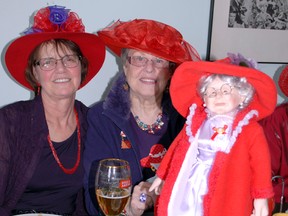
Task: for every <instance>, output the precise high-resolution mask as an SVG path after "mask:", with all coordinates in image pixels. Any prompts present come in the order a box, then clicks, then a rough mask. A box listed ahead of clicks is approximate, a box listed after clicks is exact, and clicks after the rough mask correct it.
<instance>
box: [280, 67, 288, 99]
mask: <svg viewBox="0 0 288 216" xmlns="http://www.w3.org/2000/svg"><path fill="white" fill-rule="evenodd" d="M278 85H279V88H280V89H281V91H282V92H283V94H284V95H285V96H286V97H288V66H285V68H284V69H283V70H282V72H281V74H280V76H279V79H278Z"/></svg>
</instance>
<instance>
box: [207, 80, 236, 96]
mask: <svg viewBox="0 0 288 216" xmlns="http://www.w3.org/2000/svg"><path fill="white" fill-rule="evenodd" d="M233 88H234V87H233V86H231V85H230V84H228V83H225V84H223V85H222V86H221V87H220V89H215V88H212V87H208V88H207V89H206V91H205V93H204V95H205V96H206V97H208V98H214V97H216V96H217V94H218V93H217V92H218V91H219V92H221V94H222V95H230V94H231V92H232V89H233Z"/></svg>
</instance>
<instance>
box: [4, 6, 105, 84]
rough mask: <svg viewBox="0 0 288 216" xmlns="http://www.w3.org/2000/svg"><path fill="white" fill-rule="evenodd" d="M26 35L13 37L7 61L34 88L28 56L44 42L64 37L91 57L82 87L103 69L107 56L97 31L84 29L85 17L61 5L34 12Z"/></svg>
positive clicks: (6, 54) (22, 82)
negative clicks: (27, 74)
mask: <svg viewBox="0 0 288 216" xmlns="http://www.w3.org/2000/svg"><path fill="white" fill-rule="evenodd" d="M24 34H25V35H24V36H21V37H19V38H17V39H16V40H14V41H13V42H12V43H11V44H10V45H9V46H8V48H7V51H6V53H5V63H6V66H7V68H8V70H9V72H10V74H11V75H12V76H13V77H14V79H16V80H17V81H18V82H19V83H20V84H21V85H23V86H24V87H27V88H29V89H32V90H33V88H32V86H31V85H30V84H29V82H28V81H27V80H26V78H25V69H26V66H27V63H28V58H29V56H30V54H31V52H32V51H33V49H35V48H36V47H37V46H38V45H40V44H41V43H42V42H44V41H47V40H51V39H56V38H61V39H67V40H71V41H73V42H74V43H76V44H77V45H78V46H79V47H80V49H81V51H82V53H83V55H84V56H85V57H86V58H87V59H88V62H89V66H88V73H87V76H86V78H85V80H84V81H83V82H82V83H81V86H80V88H81V87H83V86H85V85H86V84H87V83H88V82H89V81H90V80H91V79H92V78H93V77H94V76H95V75H96V74H97V72H98V71H99V70H100V68H101V67H102V64H103V62H104V59H105V45H104V43H103V42H102V41H101V39H99V37H98V36H96V35H95V34H89V33H85V26H84V25H83V24H82V20H81V19H79V17H78V15H77V14H76V13H74V12H70V10H69V9H65V7H62V6H56V5H55V6H48V7H45V8H42V9H40V10H39V11H38V12H37V13H36V15H35V16H34V24H33V26H32V27H31V28H30V29H28V30H27V31H26V32H25V33H24Z"/></svg>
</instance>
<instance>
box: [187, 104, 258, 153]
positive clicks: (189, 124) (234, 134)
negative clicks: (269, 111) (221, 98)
mask: <svg viewBox="0 0 288 216" xmlns="http://www.w3.org/2000/svg"><path fill="white" fill-rule="evenodd" d="M196 108H197V105H196V104H192V105H191V106H190V107H189V115H188V116H187V119H186V125H187V126H186V135H187V136H188V140H189V143H190V144H191V143H193V142H194V140H195V136H197V135H195V136H193V134H192V130H191V129H192V124H193V122H192V118H193V116H194V115H195V110H196ZM254 116H258V111H256V110H251V111H249V112H248V113H247V114H246V115H245V116H244V118H243V119H242V120H241V121H239V123H238V125H237V126H236V127H235V129H234V130H233V132H232V135H231V138H230V142H229V145H228V146H227V148H226V149H225V151H224V152H225V153H229V152H230V150H231V148H232V147H233V145H234V143H235V142H236V139H237V137H238V135H239V134H240V133H241V132H242V128H243V127H244V126H245V125H248V124H249V121H250V119H252V118H253V117H254ZM198 131H199V129H198V130H197V134H198Z"/></svg>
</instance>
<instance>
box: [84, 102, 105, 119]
mask: <svg viewBox="0 0 288 216" xmlns="http://www.w3.org/2000/svg"><path fill="white" fill-rule="evenodd" d="M103 103H104V101H99V102H97V103H95V104H93V105H92V106H91V107H90V108H89V111H88V116H91V115H96V114H97V113H102V112H103V111H104V109H103Z"/></svg>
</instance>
